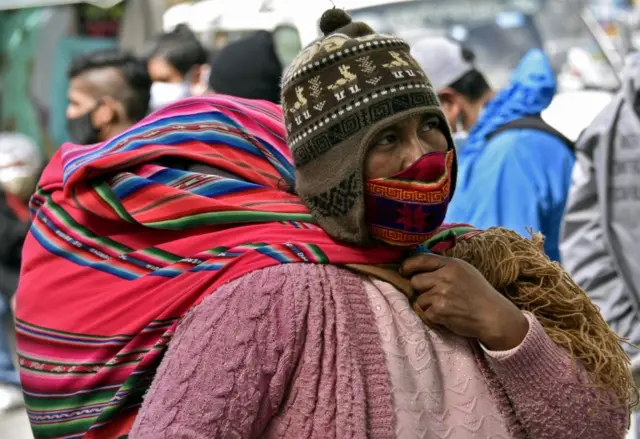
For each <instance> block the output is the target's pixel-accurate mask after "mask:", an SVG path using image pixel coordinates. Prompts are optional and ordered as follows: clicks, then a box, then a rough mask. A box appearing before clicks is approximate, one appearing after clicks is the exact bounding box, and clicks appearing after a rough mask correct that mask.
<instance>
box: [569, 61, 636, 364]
mask: <svg viewBox="0 0 640 439" xmlns="http://www.w3.org/2000/svg"><path fill="white" fill-rule="evenodd" d="M639 92H640V53H636V54H634V55H632V56H631V57H629V58H628V59H627V66H626V70H625V84H624V87H623V88H622V89H621V90H620V92H618V94H617V95H616V97H615V99H614V100H613V101H612V102H611V103H610V104H609V106H608V107H607V108H605V109H604V110H603V111H602V113H600V114H599V115H598V116H597V117H596V119H595V120H594V121H593V123H592V124H591V125H590V126H589V128H587V130H586V131H585V132H584V133H583V135H582V136H581V137H580V139H579V141H578V144H577V147H576V156H577V162H576V166H575V168H574V170H573V181H572V184H571V190H570V192H569V198H568V201H567V209H566V213H565V217H564V226H563V233H562V243H561V246H560V250H561V252H562V262H563V264H564V266H565V267H566V269H567V271H568V272H569V274H570V275H571V276H572V277H573V278H574V279H575V281H576V282H577V283H578V284H579V285H580V286H581V287H582V288H584V290H585V291H586V292H587V294H589V296H590V298H591V300H592V301H593V302H594V303H595V304H596V305H598V306H599V307H600V311H601V312H602V315H603V316H604V317H605V319H606V320H607V322H608V323H609V325H610V326H611V327H612V328H613V329H614V330H615V331H616V332H617V333H618V334H619V335H620V336H622V337H625V338H627V339H628V340H629V341H630V342H631V343H633V344H634V345H636V346H632V345H629V344H625V345H624V348H625V349H626V350H627V352H628V353H629V354H631V355H636V354H638V353H639V352H640V351H639V350H638V347H637V345H640V249H639V248H638V242H640V221H639V218H640V180H639V179H638V175H640V98H639V96H640V94H639Z"/></svg>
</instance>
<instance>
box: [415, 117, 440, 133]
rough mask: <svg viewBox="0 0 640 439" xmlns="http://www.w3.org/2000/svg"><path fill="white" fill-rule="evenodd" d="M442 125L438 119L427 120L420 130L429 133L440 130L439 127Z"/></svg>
mask: <svg viewBox="0 0 640 439" xmlns="http://www.w3.org/2000/svg"><path fill="white" fill-rule="evenodd" d="M439 125H440V122H439V121H438V119H428V120H425V121H424V122H422V126H421V128H420V130H421V131H422V132H423V133H425V132H428V131H431V130H433V129H436V128H438V126H439Z"/></svg>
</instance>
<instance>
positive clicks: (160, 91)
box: [149, 82, 191, 111]
mask: <svg viewBox="0 0 640 439" xmlns="http://www.w3.org/2000/svg"><path fill="white" fill-rule="evenodd" d="M189 96H191V90H190V89H189V85H188V84H186V83H183V82H175V83H171V82H154V83H153V84H152V85H151V102H150V103H149V106H150V107H151V111H155V110H157V109H158V108H160V107H164V106H165V105H168V104H171V103H173V102H176V101H179V100H180V99H184V98H188V97H189Z"/></svg>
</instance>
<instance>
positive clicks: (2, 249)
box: [0, 191, 29, 297]
mask: <svg viewBox="0 0 640 439" xmlns="http://www.w3.org/2000/svg"><path fill="white" fill-rule="evenodd" d="M28 228H29V224H28V223H27V222H25V221H23V220H21V219H20V218H18V215H17V213H16V212H15V211H14V209H12V208H11V207H10V205H9V203H8V198H7V196H6V195H5V194H4V193H3V192H2V191H0V294H2V295H3V296H5V297H11V296H12V295H13V293H14V292H15V291H16V288H17V286H18V277H19V275H20V260H21V256H22V244H23V243H24V239H25V236H26V235H27V230H28Z"/></svg>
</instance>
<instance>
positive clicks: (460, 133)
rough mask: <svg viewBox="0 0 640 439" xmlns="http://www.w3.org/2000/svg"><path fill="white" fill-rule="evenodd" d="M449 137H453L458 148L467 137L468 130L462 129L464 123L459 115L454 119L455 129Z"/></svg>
mask: <svg viewBox="0 0 640 439" xmlns="http://www.w3.org/2000/svg"><path fill="white" fill-rule="evenodd" d="M451 137H453V142H454V143H455V144H456V147H458V148H461V147H462V145H464V142H465V141H466V140H467V137H469V132H468V131H467V130H465V129H464V124H463V123H462V120H461V118H460V117H458V119H457V120H456V131H455V133H453V134H452V135H451Z"/></svg>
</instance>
